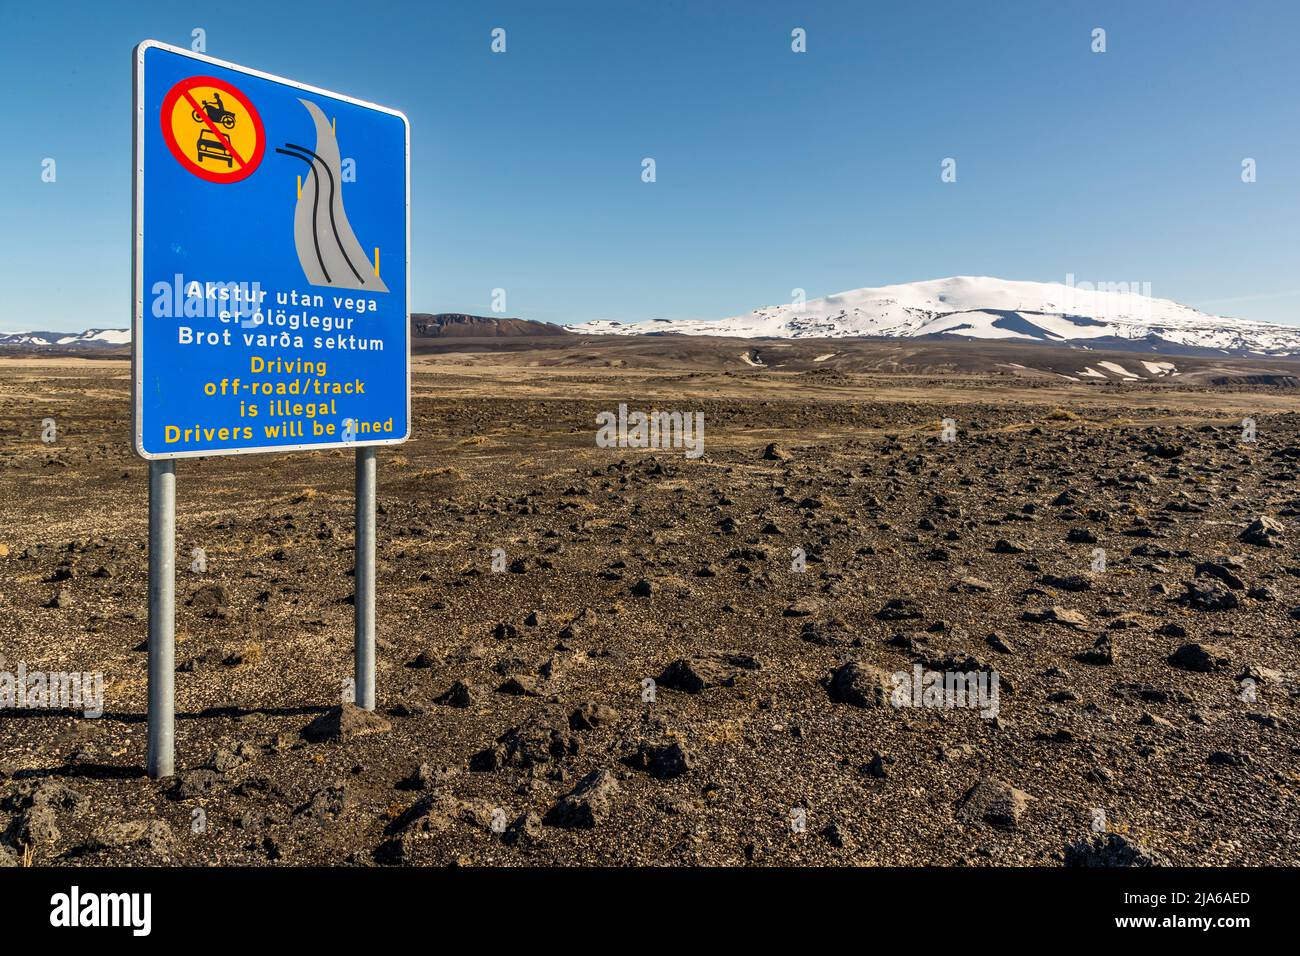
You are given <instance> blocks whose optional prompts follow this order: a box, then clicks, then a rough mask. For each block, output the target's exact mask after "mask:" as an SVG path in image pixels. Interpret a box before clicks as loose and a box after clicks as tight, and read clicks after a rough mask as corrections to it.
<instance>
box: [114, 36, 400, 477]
mask: <svg viewBox="0 0 1300 956" xmlns="http://www.w3.org/2000/svg"><path fill="white" fill-rule="evenodd" d="M134 124H135V188H134V196H133V198H134V210H133V216H134V220H133V221H134V231H135V236H134V239H135V256H134V261H133V264H132V266H133V268H132V283H133V290H132V293H133V295H132V298H133V309H134V315H135V319H134V343H133V347H134V362H133V372H134V382H135V414H134V434H135V449H136V452H137V453H138V454H139V455H141V456H142V457H144V458H148V459H165V458H184V457H191V456H196V455H233V454H244V453H248V452H259V451H296V450H303V449H323V448H341V447H349V446H366V445H387V444H395V443H397V442H401V441H405V440H406V438H407V436H408V435H409V433H410V419H411V398H410V396H411V388H410V322H409V316H408V308H409V303H408V299H409V286H410V263H409V247H410V161H409V160H410V130H409V125H408V123H407V119H406V117H405V116H404V115H403V114H402V113H400V112H398V111H396V110H391V109H387V108H385V107H382V106H375V105H374V104H372V103H364V102H361V101H359V100H355V99H352V98H351V97H347V96H342V95H340V94H338V93H329V92H326V91H325V90H319V89H316V88H314V87H309V86H304V85H302V84H300V83H295V82H293V81H291V80H286V79H283V78H280V77H275V76H269V75H267V74H265V73H260V72H257V71H256V70H250V69H248V68H246V67H241V66H236V65H235V64H233V63H224V62H222V61H220V60H214V59H212V58H210V57H206V56H201V55H198V54H195V53H190V52H189V51H187V50H181V49H177V48H175V47H170V46H166V45H164V44H161V43H156V42H154V41H145V42H144V43H141V44H140V45H139V46H138V47H136V50H135V116H134Z"/></svg>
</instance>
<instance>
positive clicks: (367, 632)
mask: <svg viewBox="0 0 1300 956" xmlns="http://www.w3.org/2000/svg"><path fill="white" fill-rule="evenodd" d="M356 535H357V537H356V557H355V561H356V565H355V567H356V613H355V616H354V620H355V625H356V698H357V706H358V707H360V708H362V709H363V710H374V709H375V450H374V449H373V448H358V449H357V530H356Z"/></svg>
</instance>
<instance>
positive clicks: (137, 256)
mask: <svg viewBox="0 0 1300 956" xmlns="http://www.w3.org/2000/svg"><path fill="white" fill-rule="evenodd" d="M150 48H154V49H158V50H166V51H167V52H168V53H175V54H177V55H178V56H184V57H188V58H189V59H191V60H198V61H199V62H201V63H210V64H212V65H213V66H220V67H224V68H225V69H227V70H234V71H235V72H237V73H243V74H246V75H247V76H256V77H258V78H260V79H263V80H271V81H272V82H274V83H283V84H285V85H286V86H292V87H294V88H295V89H299V90H304V91H306V92H308V93H314V94H316V95H317V96H328V97H331V98H333V99H336V100H342V101H343V102H345V103H351V104H352V105H354V106H361V107H364V108H365V109H370V110H378V111H379V112H381V113H388V114H389V115H390V116H396V117H397V118H398V119H400V120H401V121H402V125H403V127H405V130H406V315H405V318H404V322H403V329H404V333H405V337H406V433H405V434H404V435H402V436H401V437H400V438H382V439H374V440H371V441H341V442H330V443H328V444H315V443H312V444H298V445H269V446H264V447H256V448H231V449H221V448H216V449H203V450H200V451H177V452H170V453H153V452H147V451H145V449H144V423H143V421H142V417H143V416H142V413H143V411H144V390H143V388H142V385H143V383H144V380H143V378H142V374H143V372H142V369H143V358H144V354H143V349H144V334H143V333H144V130H145V115H144V53H145V50H148V49H150ZM132 60H133V71H132V72H133V76H134V81H135V82H134V83H133V84H132V89H133V99H134V105H135V109H134V110H133V111H132V126H133V127H134V129H133V132H134V136H133V137H132V144H133V146H132V148H133V150H134V153H135V156H134V160H135V161H134V166H135V178H134V179H133V180H132V183H131V231H132V232H133V233H134V237H133V243H132V246H131V250H132V251H131V311H132V316H133V320H132V323H131V340H132V341H131V380H132V382H133V385H132V391H133V392H134V396H133V399H134V400H133V401H132V403H131V432H132V434H133V435H134V441H133V444H134V445H135V453H136V454H137V455H139V456H140V457H141V458H144V459H147V460H149V461H163V460H168V459H172V458H207V457H219V456H224V455H250V454H258V453H266V452H288V451H326V450H328V449H331V448H365V447H369V446H374V445H399V444H401V443H402V442H404V441H406V440H407V439H408V438H410V437H411V121H410V120H409V119H407V117H406V114H405V113H403V112H402V111H401V110H395V109H390V108H388V107H387V106H379V105H378V104H375V103H367V102H366V101H365V100H358V99H354V98H353V97H351V96H344V95H343V94H342V93H334V92H331V91H330V90H322V89H320V88H319V87H315V86H308V85H306V84H305V83H296V82H294V81H293V80H289V79H285V78H284V77H282V76H274V75H273V74H270V73H263V72H261V71H260V70H253V69H249V68H248V67H246V66H240V65H239V64H237V63H227V62H226V61H225V60H218V59H215V58H214V57H210V56H204V55H203V54H201V53H194V52H192V51H190V50H185V49H182V48H180V47H174V46H171V45H170V44H167V43H160V42H158V41H157V40H144V41H142V42H141V43H139V44H138V45H137V46H136V48H135V50H134V51H133V53H132Z"/></svg>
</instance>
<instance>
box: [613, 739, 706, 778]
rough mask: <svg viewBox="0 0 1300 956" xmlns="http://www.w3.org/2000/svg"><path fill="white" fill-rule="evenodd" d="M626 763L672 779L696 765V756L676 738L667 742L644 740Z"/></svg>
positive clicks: (657, 776)
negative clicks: (658, 742) (657, 742)
mask: <svg viewBox="0 0 1300 956" xmlns="http://www.w3.org/2000/svg"><path fill="white" fill-rule="evenodd" d="M625 763H627V764H628V766H630V767H635V768H636V769H637V770H644V771H645V772H646V773H648V774H650V776H652V777H656V778H658V779H660V780H670V779H672V778H673V777H680V776H681V775H682V774H684V773H686V771H688V770H690V769H691V767H693V766H694V765H695V758H694V756H693V754H692V753H691V752H690V751H689V750H687V749H686V748H685V747H683V746H682V745H681V743H679V742H678V741H675V740H674V741H672V742H670V743H666V744H651V743H647V742H645V741H642V742H641V744H640V746H639V747H637V751H636V753H635V754H633V755H632V756H631V757H629V758H627V760H626V761H625Z"/></svg>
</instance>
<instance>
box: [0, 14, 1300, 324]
mask: <svg viewBox="0 0 1300 956" xmlns="http://www.w3.org/2000/svg"><path fill="white" fill-rule="evenodd" d="M4 20H5V25H4V29H3V31H0V79H2V80H3V89H4V90H5V96H4V103H5V108H4V109H5V124H4V126H5V130H6V135H5V136H4V140H3V143H2V144H0V181H2V182H3V183H4V187H3V191H2V192H0V278H2V279H3V283H4V289H5V295H4V299H3V305H0V329H8V330H14V329H20V328H36V329H80V328H85V327H88V326H99V327H119V328H120V327H125V326H127V325H129V324H130V317H129V297H130V296H129V280H130V276H129V271H130V270H129V263H130V247H129V242H130V181H131V169H130V165H131V163H130V157H131V136H130V131H131V122H130V107H131V80H130V77H131V49H132V47H133V46H134V44H135V43H136V42H137V41H139V40H141V39H144V38H147V37H148V38H154V39H158V40H162V41H164V42H169V43H173V44H175V45H177V46H184V47H188V46H189V45H190V36H191V30H192V29H193V28H195V27H202V28H204V29H205V30H206V31H207V52H208V53H209V54H210V55H212V56H215V57H219V58H221V59H225V60H232V61H235V62H237V63H242V64H246V65H249V66H253V67H256V68H258V69H261V70H264V71H266V72H270V73H275V74H279V75H283V76H289V77H293V78H295V79H298V80H300V81H302V82H305V83H309V84H311V85H314V86H320V87H325V88H327V89H332V90H337V91H340V92H344V93H348V94H351V95H354V96H356V97H359V98H362V99H367V100H372V101H375V102H378V103H383V104H386V105H390V106H394V107H397V108H399V109H402V110H403V111H405V112H406V113H407V115H408V116H409V117H410V119H411V123H412V152H413V159H412V167H413V168H412V195H413V200H412V216H413V226H412V247H413V250H412V251H413V269H412V285H413V288H412V308H413V309H414V310H416V311H468V312H476V313H481V314H490V307H491V294H492V290H493V289H494V288H497V287H501V288H504V289H506V290H507V295H508V301H507V304H508V314H510V315H518V316H524V317H527V318H538V319H545V320H549V321H559V322H573V321H582V320H586V319H592V318H612V319H619V320H639V319H646V318H653V317H663V318H720V317H723V316H727V315H733V314H737V313H741V312H745V311H747V310H749V309H751V308H755V307H758V306H761V305H766V304H772V303H777V302H786V301H789V299H790V294H791V290H792V289H794V288H796V287H799V288H803V289H806V290H807V294H808V296H809V297H810V298H812V297H815V296H820V295H824V294H827V293H832V292H839V291H843V290H845V289H852V288H858V287H861V286H872V285H883V284H888V283H892V282H906V281H912V280H917V279H928V278H937V277H940V276H946V275H957V274H982V275H995V276H1000V277H1004V278H1011V279H1033V280H1041V281H1058V282H1059V281H1065V277H1066V275H1067V273H1074V274H1075V276H1076V277H1077V278H1078V279H1080V280H1087V281H1114V282H1118V281H1132V282H1150V283H1151V291H1152V293H1153V294H1154V295H1157V296H1162V297H1167V298H1172V299H1176V300H1179V301H1182V302H1185V303H1187V304H1190V305H1193V306H1197V307H1199V308H1204V309H1206V310H1207V311H1213V312H1219V313H1222V314H1228V315H1238V316H1242V317H1245V318H1255V319H1262V320H1272V321H1284V322H1297V321H1300V268H1297V267H1298V266H1300V262H1298V261H1297V260H1298V257H1300V256H1298V254H1300V234H1298V233H1297V225H1298V223H1300V215H1298V214H1300V56H1298V55H1297V52H1296V40H1297V36H1300V4H1297V3H1295V2H1294V0H1285V2H1283V0H1270V2H1263V0H1260V2H1249V0H1246V2H1239V3H1238V2H1233V3H1228V2H1223V3H1208V2H1201V0H1143V2H1131V0H1127V2H1119V3H1106V2H1068V0H1067V2H1055V0H1052V2H1044V0H1025V2H1011V0H988V2H984V3H975V2H938V3H922V2H908V3H866V2H862V0H858V2H838V0H815V2H814V0H805V2H803V3H793V2H789V3H778V2H765V0H748V2H743V0H735V2H708V0H660V2H651V0H644V2H631V0H626V2H618V0H608V2H583V3H577V2H563V0H557V2H546V3H543V2H536V0H532V2H520V3H491V2H468V0H467V2H457V3H446V2H418V3H417V2H412V3H393V2H384V0H367V2H355V0H350V2H343V3H336V2H329V0H321V2H312V3H310V4H308V3H303V4H294V3H288V2H282V0H273V2H272V0H259V2H255V3H246V2H233V0H232V2H222V3H215V4H209V3H202V4H199V3H186V2H183V0H181V2H177V0H169V2H137V3H130V4H125V3H112V4H110V3H102V2H96V3H79V2H78V3H69V2H58V0H52V2H49V3H23V4H20V5H15V6H13V7H12V8H11V9H9V10H8V11H7V13H6V15H5V17H4ZM494 27H501V28H504V29H505V30H506V36H507V52H506V53H505V54H504V55H500V54H493V53H492V52H491V51H490V49H489V44H490V40H491V38H490V32H491V30H492V29H493V28H494ZM795 27H803V28H804V29H806V30H807V37H808V40H807V43H808V52H807V53H805V54H795V53H792V52H791V49H790V44H791V39H790V32H791V30H792V29H793V28H795ZM1094 27H1104V28H1105V29H1106V31H1107V38H1106V39H1107V52H1106V53H1104V54H1094V53H1092V52H1091V51H1090V43H1091V37H1090V34H1091V31H1092V29H1093V28H1094ZM45 157H52V158H54V159H55V160H56V161H57V164H58V166H57V174H58V180H57V182H56V183H53V184H47V183H43V182H41V176H40V174H41V161H42V160H43V159H44V158H45ZM644 157H653V158H654V159H655V161H656V164H657V175H658V181H657V182H655V183H653V184H646V183H643V182H642V181H641V161H642V159H643V158H644ZM945 157H954V158H956V160H957V182H956V183H952V184H944V183H941V182H940V178H939V172H940V162H941V161H942V160H943V159H944V158H945ZM1244 157H1252V158H1254V159H1255V160H1256V161H1257V163H1258V181H1257V182H1255V183H1253V184H1249V185H1247V184H1244V183H1242V182H1241V162H1242V159H1243V158H1244ZM231 227H232V234H234V235H238V224H237V223H233V224H232V226H231ZM245 241H256V237H255V236H248V237H246V239H245Z"/></svg>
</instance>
